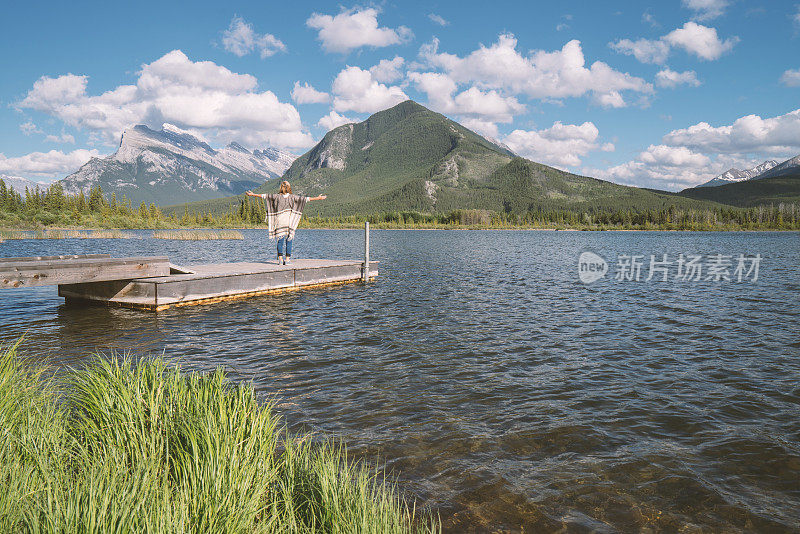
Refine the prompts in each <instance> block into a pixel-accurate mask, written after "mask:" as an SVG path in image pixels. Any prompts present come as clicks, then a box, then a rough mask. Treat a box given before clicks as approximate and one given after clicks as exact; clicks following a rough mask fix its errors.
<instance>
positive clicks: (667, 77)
mask: <svg viewBox="0 0 800 534" xmlns="http://www.w3.org/2000/svg"><path fill="white" fill-rule="evenodd" d="M684 84H685V85H691V86H693V87H698V86H699V85H700V80H698V79H697V73H696V72H695V71H693V70H687V71H683V72H676V71H674V70H672V69H670V68H669V67H667V68H665V69H662V70H660V71H658V73H657V74H656V85H658V86H659V87H668V88H672V87H677V86H679V85H684Z"/></svg>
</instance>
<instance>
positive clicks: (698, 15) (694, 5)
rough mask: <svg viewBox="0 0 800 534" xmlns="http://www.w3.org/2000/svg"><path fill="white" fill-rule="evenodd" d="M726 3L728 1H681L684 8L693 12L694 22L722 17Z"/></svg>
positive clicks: (726, 6)
mask: <svg viewBox="0 0 800 534" xmlns="http://www.w3.org/2000/svg"><path fill="white" fill-rule="evenodd" d="M728 3H729V2H728V0H683V5H684V7H687V8H689V9H691V10H692V11H694V12H695V15H694V18H695V20H710V19H715V18H717V17H719V16H721V15H723V14H724V13H725V10H726V9H727V8H728Z"/></svg>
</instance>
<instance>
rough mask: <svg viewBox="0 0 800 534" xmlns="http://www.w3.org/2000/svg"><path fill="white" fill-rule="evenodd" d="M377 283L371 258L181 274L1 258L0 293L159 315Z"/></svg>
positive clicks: (105, 259) (172, 268)
mask: <svg viewBox="0 0 800 534" xmlns="http://www.w3.org/2000/svg"><path fill="white" fill-rule="evenodd" d="M376 276H378V262H376V261H370V259H369V223H366V224H365V225H364V260H363V261H358V260H297V259H294V260H292V262H291V263H290V264H289V265H279V264H278V263H277V261H276V262H265V263H246V262H243V263H219V264H212V265H192V266H189V267H178V266H176V265H172V264H171V263H170V262H169V259H167V258H165V257H160V256H146V257H133V258H112V257H111V256H109V255H108V254H86V255H72V256H38V257H30V258H0V289H11V288H25V287H36V286H45V285H58V294H59V296H62V297H64V298H65V299H66V301H67V303H90V304H102V305H108V306H121V307H125V308H136V309H140V310H148V311H161V310H166V309H168V308H171V307H173V306H190V305H194V304H210V303H213V302H220V301H223V300H231V299H240V298H245V297H253V296H257V295H266V294H270V293H279V292H283V291H294V290H298V289H305V288H312V287H324V286H331V285H339V284H347V283H350V282H358V281H364V282H368V281H370V280H372V279H373V278H375V277H376Z"/></svg>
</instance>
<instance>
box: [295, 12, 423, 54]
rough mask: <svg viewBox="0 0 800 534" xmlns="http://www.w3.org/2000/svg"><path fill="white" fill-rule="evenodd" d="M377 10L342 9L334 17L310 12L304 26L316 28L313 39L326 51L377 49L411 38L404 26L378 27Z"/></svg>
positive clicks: (409, 31) (409, 32) (408, 30)
mask: <svg viewBox="0 0 800 534" xmlns="http://www.w3.org/2000/svg"><path fill="white" fill-rule="evenodd" d="M378 13H379V10H378V9H376V8H366V9H361V8H355V9H350V10H344V11H342V12H341V13H339V14H338V15H335V16H331V15H324V14H321V13H313V14H312V15H311V16H310V17H309V18H308V20H306V26H308V27H309V28H312V29H315V30H317V38H318V39H319V40H320V41H321V42H322V48H324V49H325V50H326V51H327V52H339V53H342V54H346V53H348V52H350V51H351V50H355V49H356V48H361V47H363V46H370V47H374V48H380V47H384V46H390V45H394V44H400V43H403V42H405V41H408V40H409V39H411V37H412V33H411V30H410V29H408V28H406V27H405V26H399V27H397V28H388V27H386V26H383V27H381V26H379V25H378Z"/></svg>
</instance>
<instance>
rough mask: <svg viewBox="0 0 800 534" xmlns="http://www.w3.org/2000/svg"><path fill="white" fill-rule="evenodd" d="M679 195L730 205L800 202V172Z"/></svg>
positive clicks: (690, 191)
mask: <svg viewBox="0 0 800 534" xmlns="http://www.w3.org/2000/svg"><path fill="white" fill-rule="evenodd" d="M678 194H679V195H681V196H683V197H686V198H693V199H699V200H709V201H712V202H718V203H720V204H728V205H730V206H740V207H751V206H758V205H768V204H774V205H778V204H781V203H784V204H791V203H795V204H800V172H798V173H796V174H793V175H787V176H777V177H774V178H758V179H755V180H745V181H742V182H736V183H733V184H726V185H720V186H717V187H694V188H691V189H684V190H683V191H681V192H680V193H678Z"/></svg>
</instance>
